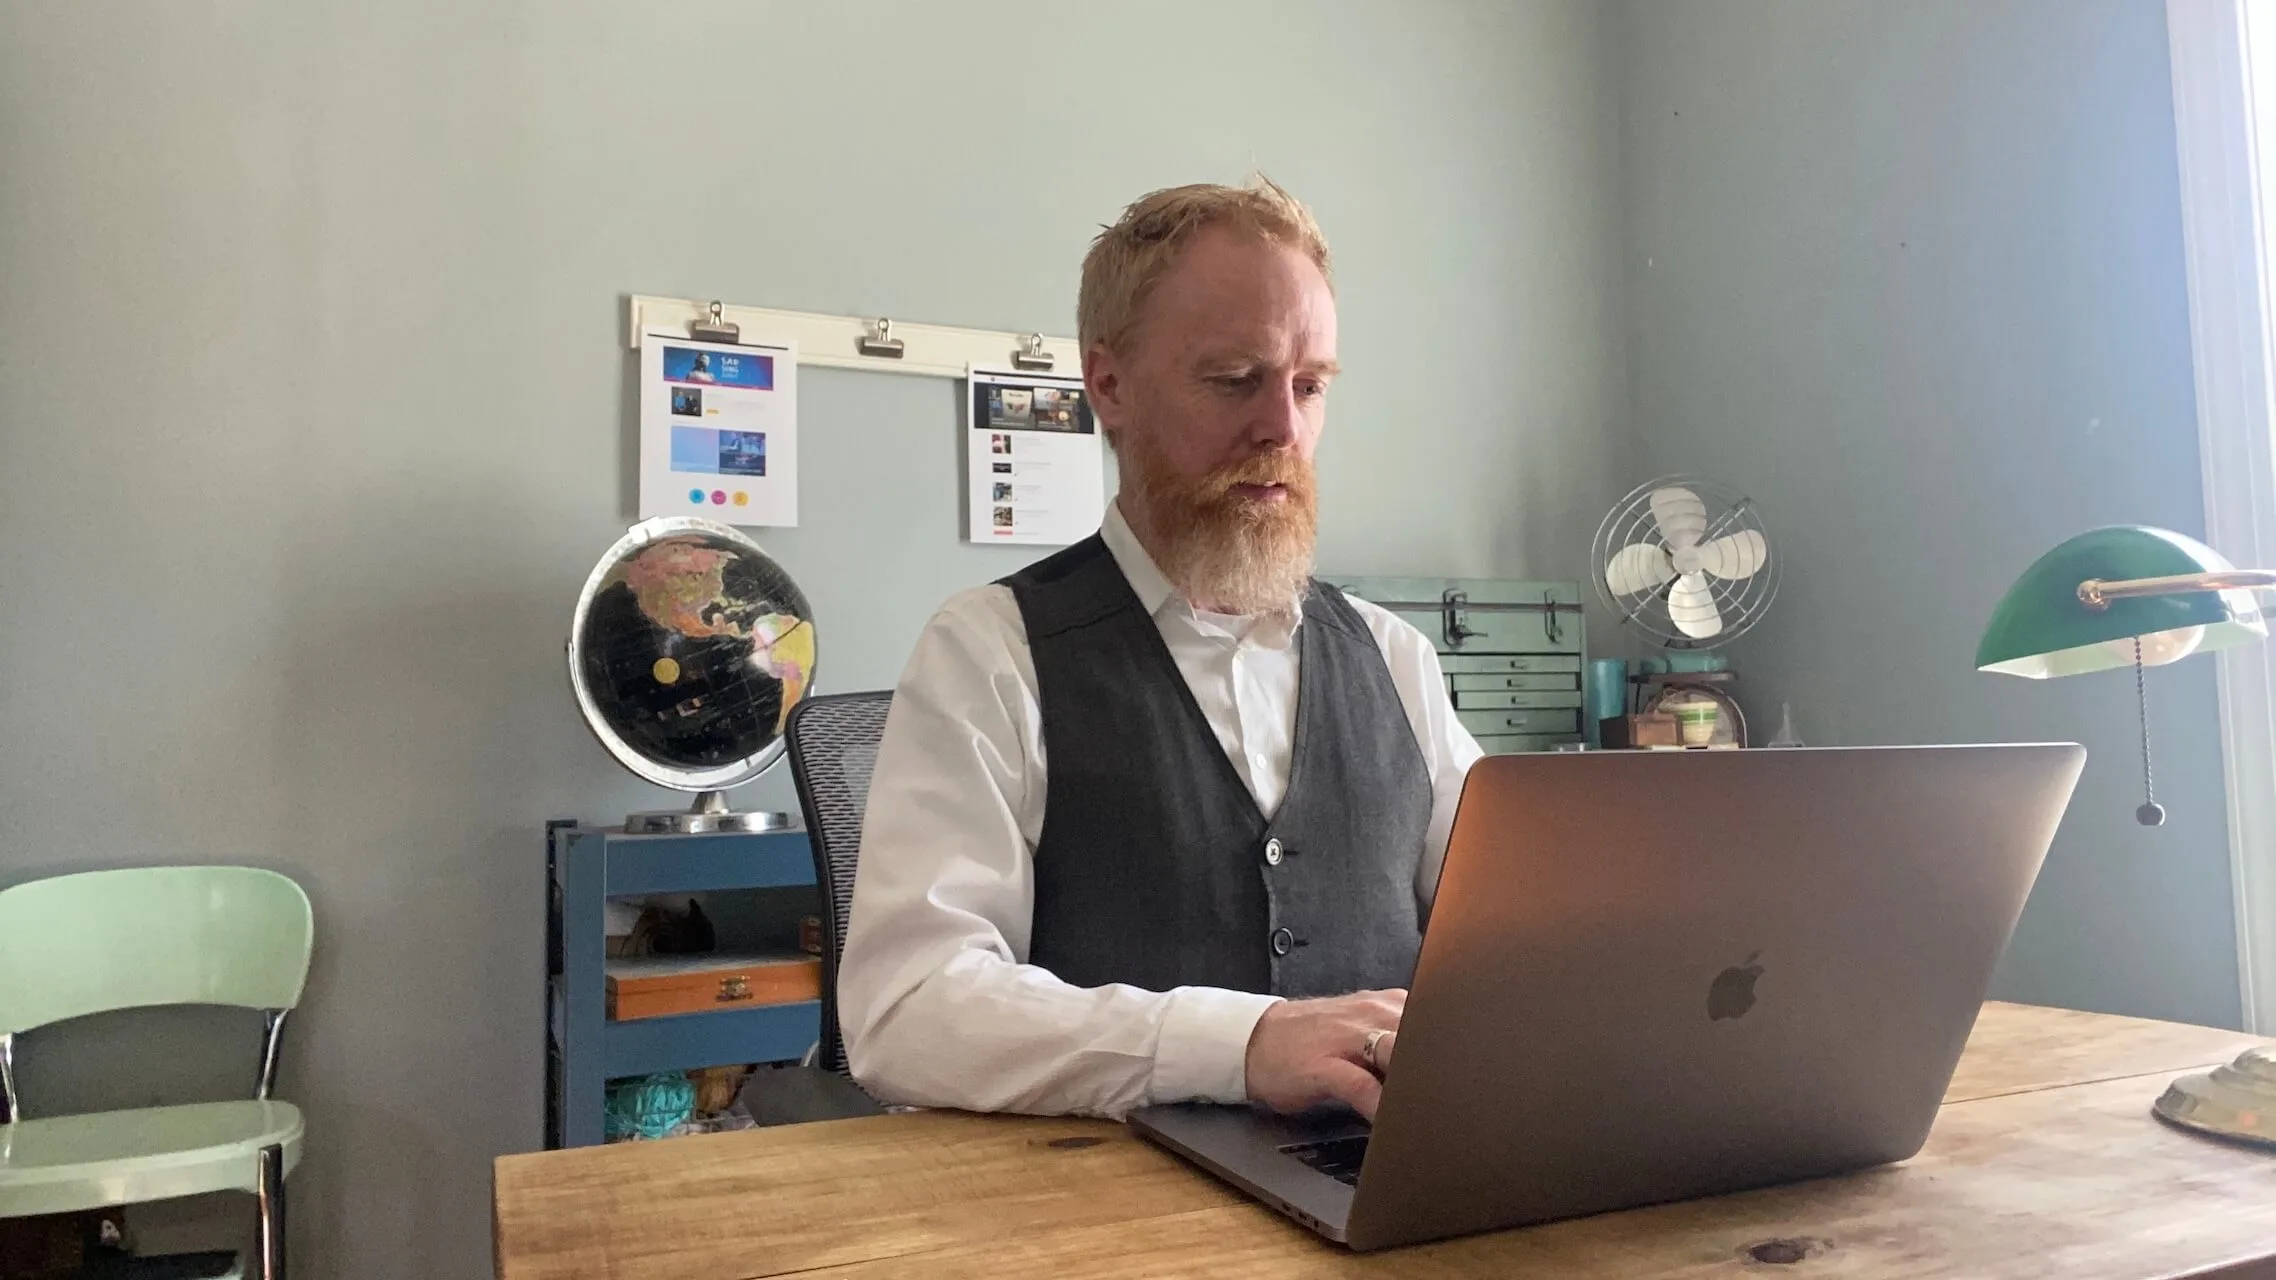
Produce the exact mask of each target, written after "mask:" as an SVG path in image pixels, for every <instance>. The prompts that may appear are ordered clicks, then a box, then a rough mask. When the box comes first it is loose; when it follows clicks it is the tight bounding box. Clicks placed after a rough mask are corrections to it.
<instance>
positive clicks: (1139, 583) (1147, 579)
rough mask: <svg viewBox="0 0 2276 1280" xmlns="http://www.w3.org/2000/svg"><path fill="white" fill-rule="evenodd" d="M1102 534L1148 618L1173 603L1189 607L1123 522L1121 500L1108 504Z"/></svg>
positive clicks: (1116, 563) (1126, 523)
mask: <svg viewBox="0 0 2276 1280" xmlns="http://www.w3.org/2000/svg"><path fill="white" fill-rule="evenodd" d="M1098 532H1099V537H1100V539H1101V540H1103V541H1104V542H1105V543H1106V549H1107V550H1108V551H1110V552H1112V553H1113V555H1114V563H1115V565H1116V566H1117V567H1119V568H1120V569H1121V570H1122V576H1123V577H1125V578H1127V579H1129V581H1130V589H1131V591H1133V592H1135V593H1136V594H1137V596H1138V603H1139V604H1141V605H1143V606H1144V607H1145V609H1146V613H1147V616H1149V617H1151V616H1153V615H1154V614H1157V613H1160V612H1161V611H1162V606H1163V605H1165V604H1168V603H1170V602H1171V601H1173V600H1174V601H1176V602H1177V603H1179V604H1181V605H1182V604H1184V603H1185V599H1184V597H1182V596H1180V595H1179V594H1178V592H1177V588H1176V587H1174V586H1172V585H1170V580H1169V577H1168V576H1167V575H1166V574H1164V573H1163V572H1162V569H1161V566H1160V565H1157V564H1155V563H1154V557H1153V556H1151V555H1149V554H1147V552H1146V548H1145V545H1144V544H1143V543H1141V542H1139V541H1138V535H1137V534H1136V533H1135V532H1133V531H1132V530H1131V528H1130V522H1129V521H1128V520H1126V519H1124V518H1123V515H1122V500H1121V499H1120V498H1116V499H1114V500H1113V501H1111V502H1108V503H1107V504H1106V519H1105V521H1104V522H1102V523H1101V524H1100V525H1099V531H1098Z"/></svg>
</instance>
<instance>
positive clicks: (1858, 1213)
mask: <svg viewBox="0 0 2276 1280" xmlns="http://www.w3.org/2000/svg"><path fill="white" fill-rule="evenodd" d="M2253 1043H2255V1041H2254V1039H2253V1038H2252V1037H2249V1036H2243V1035H2238V1034H2236V1033H2234V1032H2228V1031H2217V1030H2213V1029H2210V1028H2205V1027H2191V1026H2180V1025H2175V1024H2171V1023H2161V1022H2146V1021H2141V1020H2138V1019H2131V1018H2113V1017H2106V1016H2102V1015H2098V1014H2083V1013H2071V1012H2064V1011H2060V1010H2053V1009H2039V1008H2030V1007H2025V1006H2017V1005H2003V1004H1991V1005H1986V1006H1985V1007H1984V1011H1983V1014H1982V1016H1981V1017H1980V1018H1979V1019H1978V1020H1977V1024H1976V1029H1975V1032H1974V1034H1973V1035H1972V1036H1971V1037H1970V1039H1969V1041H1968V1050H1967V1053H1966V1055H1965V1056H1964V1057H1963V1058H1962V1060H1961V1063H1960V1068H1959V1071H1958V1073H1957V1074H1956V1075H1955V1076H1954V1078H1953V1081H1952V1087H1951V1089H1950V1090H1949V1091H1948V1092H1947V1093H1946V1095H1945V1105H1944V1110H1943V1113H1942V1114H1941V1115H1940V1116H1939V1118H1938V1120H1937V1124H1936V1129H1935V1131H1934V1133H1933V1134H1932V1135H1931V1136H1930V1138H1929V1140H1928V1146H1927V1148H1926V1149H1925V1150H1924V1151H1923V1152H1922V1153H1921V1154H1920V1155H1919V1156H1917V1157H1915V1158H1914V1159H1912V1160H1910V1161H1908V1162H1906V1163H1904V1164H1902V1165H1897V1166H1892V1167H1888V1168H1884V1169H1877V1170H1872V1171H1868V1172H1865V1173H1860V1174H1854V1175H1851V1176H1849V1177H1844V1178H1833V1179H1826V1180H1823V1181H1819V1182H1812V1183H1805V1184H1801V1185H1796V1186H1789V1187H1780V1188H1774V1189H1770V1190H1765V1191H1753V1192H1745V1193H1741V1194H1738V1195H1730V1196H1721V1197H1716V1198H1714V1199H1708V1200H1695V1201H1689V1202H1685V1203H1681V1204H1671V1205H1661V1206H1656V1207H1653V1208H1648V1209H1639V1210H1633V1211H1630V1212H1626V1213H1612V1214H1604V1215H1600V1216H1598V1217H1593V1218H1582V1219H1577V1220H1573V1221H1568V1222H1560V1223H1552V1224H1549V1225H1546V1226H1539V1227H1530V1228H1523V1229H1519V1230H1513V1231H1504V1232H1497V1233H1492V1234H1488V1235H1481V1236H1472V1237H1468V1238H1464V1239H1459V1240H1451V1241H1442V1242H1439V1243H1436V1244H1428V1245H1416V1246H1412V1247H1409V1248H1404V1249H1393V1250H1388V1251H1385V1252H1382V1253H1377V1254H1366V1255H1356V1254H1350V1253H1347V1252H1344V1251H1342V1250H1341V1249H1339V1248H1337V1247H1336V1246H1333V1245H1330V1244H1327V1243H1325V1242H1323V1241H1321V1240H1319V1239H1318V1238H1317V1237H1315V1236H1313V1235H1311V1234H1310V1233H1309V1232H1306V1231H1304V1230H1303V1229H1301V1228H1299V1227H1297V1226H1296V1225H1294V1224H1293V1223H1290V1222H1288V1221H1286V1220H1285V1219H1283V1218H1281V1217H1280V1216H1279V1215H1278V1214H1275V1213H1273V1212H1271V1211H1270V1210H1267V1209H1265V1208H1263V1207H1261V1206H1259V1205H1256V1204H1254V1203H1252V1202H1249V1201H1247V1200H1245V1199H1243V1198H1241V1197H1240V1196H1238V1195H1236V1194H1234V1193H1233V1192H1231V1191H1229V1190H1227V1189H1226V1188H1224V1187H1223V1186H1222V1185H1221V1184H1219V1183H1218V1182H1217V1181H1215V1180H1214V1179H1212V1178H1210V1177H1209V1176H1208V1175H1206V1174H1203V1173H1200V1172H1198V1171H1196V1170H1194V1169H1193V1168H1191V1167H1189V1166H1187V1165H1185V1164H1184V1163H1182V1162H1180V1161H1179V1160H1177V1159H1176V1158H1175V1157H1172V1156H1170V1155H1168V1154H1166V1153H1164V1152H1162V1151H1160V1150H1158V1149H1156V1148H1154V1147H1152V1146H1150V1145H1148V1144H1147V1143H1145V1142H1144V1141H1143V1140H1141V1139H1138V1138H1135V1137H1133V1136H1131V1135H1130V1134H1129V1133H1128V1132H1127V1131H1126V1130H1124V1129H1123V1128H1122V1127H1121V1126H1119V1125H1114V1124H1108V1123H1104V1122H1100V1121H1087V1120H1045V1119H1030V1118H1024V1117H1014V1116H977V1115H969V1114H965V1113H961V1112H921V1113H915V1114H909V1115H897V1116H880V1117H873V1118H869V1119H861V1120H843V1121H836V1122H832V1123H827V1124H808V1125H792V1126H787V1127H783V1128H774V1129H758V1130H746V1131H744V1132H742V1133H730V1134H719V1135H715V1136H709V1137H693V1138H676V1139H672V1140H670V1141H665V1142H644V1143H631V1144H625V1145H619V1146H610V1147H594V1148H583V1149H577V1150H569V1151H551V1152H543V1153H539V1154H534V1155H518V1156H506V1157H503V1158H502V1159H500V1160H499V1161H498V1162H497V1168H496V1201H495V1206H494V1207H495V1215H496V1216H495V1228H496V1231H495V1234H496V1244H497V1259H498V1274H499V1276H500V1278H501V1280H554V1278H556V1277H563V1278H565V1277H572V1276H574V1277H586V1278H590V1277H602V1276H607V1277H623V1278H626V1280H667V1278H669V1280H751V1278H755V1277H762V1276H780V1275H787V1274H791V1273H797V1274H798V1275H799V1276H801V1277H802V1278H803V1280H821V1278H823V1277H829V1278H832V1280H853V1278H855V1277H860V1278H863V1280H871V1278H875V1277H886V1276H905V1275H916V1276H924V1277H928V1278H933V1277H940V1278H952V1277H959V1276H971V1277H988V1278H989V1280H999V1278H1001V1277H1010V1276H1049V1277H1053V1278H1054V1280H1058V1278H1061V1277H1065V1278H1069V1280H1079V1278H1082V1277H1107V1276H1147V1277H1158V1276H1201V1275H1238V1276H1244V1277H1289V1278H1290V1280H1296V1278H1299V1277H1302V1278H1305V1280H1309V1278H1311V1277H1333V1276H1394V1275H1395V1276H1402V1277H1404V1276H1414V1277H1464V1276H1508V1275H1541V1276H1571V1275H1610V1276H1633V1277H1666V1278H1674V1277H1685V1278H1695V1277H1709V1276H1736V1275H1741V1274H1761V1273H1768V1274H1772V1275H1787V1276H1821V1277H1823V1276H1842V1277H1868V1276H1870V1277H1883V1276H1887V1277H1897V1276H1902V1277H1908V1278H1911V1277H1939V1276H1942V1277H1963V1276H1964V1277H1969V1278H1970V1280H2000V1278H2003V1277H2014V1278H2016V1280H2025V1278H2028V1280H2041V1278H2043V1277H2052V1276H2060V1277H2065V1278H2066V1280H2070V1278H2075V1280H2099V1278H2103V1277H2109V1278H2118V1277H2123V1278H2124V1280H2143V1278H2147V1277H2179V1276H2213V1275H2219V1276H2226V1277H2243V1276H2256V1277H2258V1276H2266V1277H2276V1154H2271V1153H2265V1152H2261V1151H2257V1150H2253V1149H2248V1148H2241V1147H2232V1146H2229V1145H2227V1144H2224V1143H2219V1142H2215V1141H2211V1140H2208V1139H2205V1138H2201V1137H2198V1136H2196V1135H2193V1134H2187V1133H2183V1132H2180V1131H2177V1130H2174V1129H2171V1128H2169V1127H2168V1126H2166V1125H2164V1124H2162V1123H2161V1122H2159V1121H2158V1120H2157V1119H2156V1118H2155V1117H2154V1116H2152V1115H2151V1114H2150V1111H2149V1107H2150V1103H2151V1102H2152V1101H2154V1100H2155V1099H2156V1097H2157V1095H2158V1094H2159V1093H2160V1092H2161V1091H2162V1090H2163V1089H2164V1087H2165V1082H2166V1080H2167V1079H2169V1078H2171V1077H2172V1076H2174V1075H2178V1074H2181V1073H2183V1072H2185V1071H2190V1070H2197V1069H2201V1068H2204V1067H2208V1066H2211V1065H2214V1064H2216V1063H2220V1062H2225V1061H2227V1060H2228V1059H2229V1058H2231V1057H2233V1056H2235V1055H2236V1054H2237V1053H2238V1052H2239V1051H2241V1050H2243V1049H2244V1048H2246V1047H2247V1046H2249V1045H2251V1044H2253ZM1771 1241H1778V1242H1790V1243H1784V1244H1781V1245H1780V1246H1778V1249H1774V1250H1766V1251H1765V1252H1767V1253H1771V1254H1773V1255H1775V1253H1776V1252H1777V1251H1778V1250H1780V1249H1782V1250H1784V1251H1787V1252H1789V1253H1792V1252H1799V1253H1802V1254H1804V1255H1806V1256H1803V1257H1802V1258H1801V1259H1800V1261H1798V1262H1795V1263H1793V1264H1792V1265H1769V1264H1767V1263H1765V1262H1761V1261H1757V1260H1755V1259H1754V1258H1752V1257H1750V1256H1749V1251H1750V1250H1752V1249H1755V1248H1756V1247H1757V1246H1762V1245H1764V1244H1765V1243H1766V1242H1771Z"/></svg>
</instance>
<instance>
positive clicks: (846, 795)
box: [784, 689, 893, 1075]
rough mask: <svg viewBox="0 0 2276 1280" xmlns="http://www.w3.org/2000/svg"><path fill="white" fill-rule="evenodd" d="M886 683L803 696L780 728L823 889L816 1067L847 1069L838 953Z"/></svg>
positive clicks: (888, 694) (888, 703) (881, 730)
mask: <svg viewBox="0 0 2276 1280" xmlns="http://www.w3.org/2000/svg"><path fill="white" fill-rule="evenodd" d="M892 706H893V692H892V690H890V689H884V690H875V691H867V692H861V693H833V694H823V695H820V696H816V697H811V698H808V699H806V700H805V701H803V702H800V703H799V704H798V706H797V707H796V708H794V709H793V710H792V711H791V713H790V723H789V725H788V726H786V728H785V730H784V737H785V738H786V739H787V740H788V743H789V754H790V776H791V779H792V780H793V781H794V782H795V783H796V784H797V786H798V807H799V808H800V809H801V810H802V811H803V812H804V815H805V818H806V838H807V840H808V841H810V842H811V843H812V844H813V846H814V881H815V883H816V884H817V885H819V886H821V890H822V1044H821V1052H820V1054H819V1055H818V1057H819V1061H818V1064H817V1065H820V1066H822V1067H825V1068H827V1069H828V1070H831V1071H835V1072H837V1073H838V1074H839V1075H846V1074H848V1073H847V1071H846V1051H845V1042H844V1041H843V1040H842V1039H841V1038H840V1037H839V1035H838V957H839V956H840V955H841V954H843V953H844V951H845V946H846V918H847V916H848V915H849V914H851V912H852V911H853V889H854V866H855V864H856V863H857V862H858V861H859V860H860V858H861V818H862V811H863V810H864V809H865V808H867V807H868V805H869V775H870V772H871V770H873V769H875V768H876V767H877V744H878V743H879V742H880V741H882V740H883V739H884V737H885V715H886V712H887V711H889V710H891V709H892Z"/></svg>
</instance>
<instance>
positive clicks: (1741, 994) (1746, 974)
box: [1707, 951, 1762, 1022]
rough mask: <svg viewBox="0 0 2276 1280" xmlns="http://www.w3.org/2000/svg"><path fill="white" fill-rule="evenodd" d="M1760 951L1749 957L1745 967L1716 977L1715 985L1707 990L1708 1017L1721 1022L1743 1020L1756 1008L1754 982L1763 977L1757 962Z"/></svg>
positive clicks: (1740, 966) (1732, 968)
mask: <svg viewBox="0 0 2276 1280" xmlns="http://www.w3.org/2000/svg"><path fill="white" fill-rule="evenodd" d="M1761 957H1762V953H1761V952H1760V951H1757V952H1755V953H1754V954H1753V955H1751V956H1748V957H1747V961H1746V963H1745V964H1744V965H1733V966H1732V967H1731V968H1728V969H1725V970H1723V971H1722V972H1721V973H1718V974H1716V975H1715V983H1714V985H1713V986H1710V987H1708V988H1707V1017H1708V1019H1709V1020H1710V1021H1715V1022H1720V1021H1721V1020H1723V1019H1724V1018H1743V1017H1745V1016H1746V1013H1747V1010H1749V1009H1752V1008H1754V980H1755V979H1756V978H1759V977H1761V976H1762V966H1761V965H1759V964H1756V963H1755V961H1757V960H1759V959H1760V958H1761Z"/></svg>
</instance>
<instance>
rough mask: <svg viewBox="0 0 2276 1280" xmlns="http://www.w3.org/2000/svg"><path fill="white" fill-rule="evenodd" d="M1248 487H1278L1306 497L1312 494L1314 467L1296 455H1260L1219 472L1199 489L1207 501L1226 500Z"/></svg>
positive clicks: (1208, 476)
mask: <svg viewBox="0 0 2276 1280" xmlns="http://www.w3.org/2000/svg"><path fill="white" fill-rule="evenodd" d="M1244 484H1277V485H1280V486H1282V487H1284V488H1286V489H1287V490H1288V491H1289V493H1291V494H1293V495H1297V496H1303V495H1306V494H1309V493H1311V491H1312V465H1311V464H1310V463H1309V462H1306V461H1305V460H1304V459H1302V458H1299V457H1297V456H1296V455H1295V454H1293V453H1266V454H1259V455H1257V456H1256V457H1253V458H1243V459H1241V460H1240V461H1239V462H1234V463H1228V464H1227V465H1225V466H1222V467H1219V468H1217V469H1216V470H1214V471H1212V472H1210V473H1209V474H1208V475H1207V476H1205V477H1203V478H1202V483H1201V485H1200V486H1199V487H1200V489H1201V492H1202V495H1203V496H1204V497H1208V498H1222V497H1224V496H1225V495H1226V494H1229V493H1231V492H1232V491H1233V489H1234V487H1235V486H1238V485H1244Z"/></svg>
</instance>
